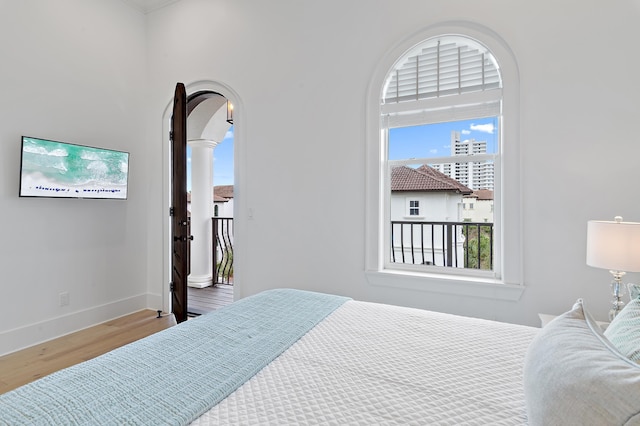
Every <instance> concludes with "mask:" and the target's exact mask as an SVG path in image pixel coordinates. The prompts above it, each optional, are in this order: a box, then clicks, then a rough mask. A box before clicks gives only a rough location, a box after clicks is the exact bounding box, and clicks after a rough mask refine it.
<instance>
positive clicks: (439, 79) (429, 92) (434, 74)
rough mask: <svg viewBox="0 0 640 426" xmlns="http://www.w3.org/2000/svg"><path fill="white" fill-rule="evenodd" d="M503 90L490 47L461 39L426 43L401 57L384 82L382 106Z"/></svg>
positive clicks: (451, 37)
mask: <svg viewBox="0 0 640 426" xmlns="http://www.w3.org/2000/svg"><path fill="white" fill-rule="evenodd" d="M497 88H502V77H501V75H500V69H499V67H498V63H497V61H496V60H495V58H494V56H493V54H492V53H491V52H490V51H489V49H488V48H487V47H485V46H484V45H482V44H481V43H479V42H478V41H476V40H473V39H471V38H469V37H465V36H460V35H443V36H438V37H433V38H430V39H428V40H425V41H423V42H421V43H419V44H418V45H416V46H414V47H413V48H411V49H409V50H408V51H407V52H406V53H405V54H404V55H403V56H402V57H400V58H399V59H398V60H397V61H396V63H395V65H394V66H393V68H392V69H391V70H390V72H389V74H388V75H387V78H386V80H385V85H384V90H383V96H382V103H398V102H406V101H417V100H421V99H428V98H438V97H442V96H447V95H457V94H462V93H470V92H478V91H484V90H489V89H497Z"/></svg>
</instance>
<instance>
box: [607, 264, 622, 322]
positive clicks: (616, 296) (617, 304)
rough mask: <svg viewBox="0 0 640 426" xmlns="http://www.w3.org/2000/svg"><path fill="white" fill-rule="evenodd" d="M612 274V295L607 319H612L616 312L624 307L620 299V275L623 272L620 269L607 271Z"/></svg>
mask: <svg viewBox="0 0 640 426" xmlns="http://www.w3.org/2000/svg"><path fill="white" fill-rule="evenodd" d="M609 272H611V274H612V275H613V281H611V294H612V295H613V299H611V309H610V310H609V321H613V319H614V318H615V317H616V315H618V312H620V311H621V310H622V308H623V307H624V302H623V301H622V277H623V276H624V274H625V272H622V271H609Z"/></svg>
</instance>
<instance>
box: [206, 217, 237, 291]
mask: <svg viewBox="0 0 640 426" xmlns="http://www.w3.org/2000/svg"><path fill="white" fill-rule="evenodd" d="M211 220H212V225H213V226H212V232H213V238H212V239H211V240H212V243H213V250H212V252H213V282H214V284H233V218H231V217H212V218H211Z"/></svg>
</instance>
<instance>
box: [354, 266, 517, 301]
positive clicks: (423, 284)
mask: <svg viewBox="0 0 640 426" xmlns="http://www.w3.org/2000/svg"><path fill="white" fill-rule="evenodd" d="M365 275H366V277H367V281H368V282H369V284H371V285H374V286H381V287H395V288H405V289H410V290H422V291H425V292H433V293H444V294H453V295H456V296H471V297H480V298H484V299H495V300H508V301H513V302H515V301H518V300H519V299H520V296H522V293H523V292H524V286H522V285H517V284H505V283H503V282H502V281H499V280H496V279H486V278H477V277H461V276H447V275H440V274H425V273H416V272H406V271H395V270H394V271H390V270H383V271H366V272H365Z"/></svg>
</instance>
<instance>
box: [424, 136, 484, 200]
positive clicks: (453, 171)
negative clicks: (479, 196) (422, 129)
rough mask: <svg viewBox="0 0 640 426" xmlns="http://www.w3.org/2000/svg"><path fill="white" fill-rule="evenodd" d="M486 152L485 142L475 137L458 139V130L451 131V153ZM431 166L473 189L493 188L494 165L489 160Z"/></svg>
mask: <svg viewBox="0 0 640 426" xmlns="http://www.w3.org/2000/svg"><path fill="white" fill-rule="evenodd" d="M486 153H487V142H486V141H477V140H475V139H467V140H464V141H463V140H460V132H457V131H455V130H454V131H452V132H451V155H452V156H461V155H477V154H486ZM431 167H433V168H434V169H436V170H438V171H439V172H441V173H444V174H445V175H447V176H449V177H451V178H453V179H455V180H457V181H458V182H460V183H461V184H463V185H465V186H467V187H469V188H471V189H473V190H477V189H490V190H493V188H494V187H493V178H494V166H493V163H492V162H489V161H474V162H466V163H442V164H432V165H431Z"/></svg>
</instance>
